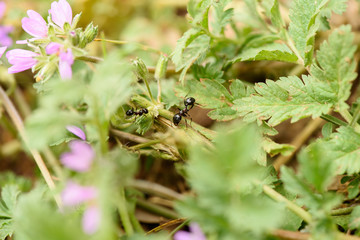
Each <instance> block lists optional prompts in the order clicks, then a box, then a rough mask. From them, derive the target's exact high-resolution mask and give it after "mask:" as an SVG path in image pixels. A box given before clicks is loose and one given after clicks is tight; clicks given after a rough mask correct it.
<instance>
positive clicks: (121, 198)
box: [118, 187, 134, 236]
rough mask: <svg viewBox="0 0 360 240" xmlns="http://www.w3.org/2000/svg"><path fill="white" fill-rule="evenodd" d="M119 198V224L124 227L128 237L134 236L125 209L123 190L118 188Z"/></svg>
mask: <svg viewBox="0 0 360 240" xmlns="http://www.w3.org/2000/svg"><path fill="white" fill-rule="evenodd" d="M119 192H120V196H119V203H118V211H119V214H120V218H121V222H122V224H123V226H124V230H125V232H126V234H127V235H128V236H131V235H133V234H134V229H133V226H132V225H131V220H130V217H129V213H128V210H127V207H126V198H125V190H124V188H123V187H121V188H120V191H119Z"/></svg>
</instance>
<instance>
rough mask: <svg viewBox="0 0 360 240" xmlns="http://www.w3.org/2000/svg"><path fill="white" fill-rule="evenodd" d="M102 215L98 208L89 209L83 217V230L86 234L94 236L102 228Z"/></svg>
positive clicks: (91, 207)
mask: <svg viewBox="0 0 360 240" xmlns="http://www.w3.org/2000/svg"><path fill="white" fill-rule="evenodd" d="M100 220H101V213H100V209H99V208H98V207H97V206H90V207H88V208H87V209H86V210H85V212H84V215H83V217H82V228H83V231H84V232H85V233H86V234H89V235H91V234H94V233H95V232H96V231H97V230H98V229H99V226H100Z"/></svg>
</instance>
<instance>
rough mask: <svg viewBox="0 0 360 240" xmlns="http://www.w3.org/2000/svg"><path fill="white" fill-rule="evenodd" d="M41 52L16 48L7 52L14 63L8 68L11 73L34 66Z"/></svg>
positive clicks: (10, 61)
mask: <svg viewBox="0 0 360 240" xmlns="http://www.w3.org/2000/svg"><path fill="white" fill-rule="evenodd" d="M37 56H39V54H37V53H34V52H32V51H28V50H23V49H14V50H10V51H8V52H7V53H6V58H7V59H8V61H9V63H10V64H12V65H13V66H11V67H10V68H9V69H8V72H9V73H18V72H22V71H25V70H27V69H30V68H32V67H33V66H34V65H35V64H36V63H37V62H38V60H37V59H36V57H37Z"/></svg>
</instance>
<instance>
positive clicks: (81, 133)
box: [66, 125, 86, 141]
mask: <svg viewBox="0 0 360 240" xmlns="http://www.w3.org/2000/svg"><path fill="white" fill-rule="evenodd" d="M66 129H67V130H68V131H69V132H71V133H72V134H74V135H76V136H78V137H79V138H80V139H82V140H84V141H85V140H86V135H85V133H84V131H83V130H82V129H81V128H79V127H77V126H73V125H71V126H67V127H66Z"/></svg>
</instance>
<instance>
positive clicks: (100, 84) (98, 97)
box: [88, 52, 134, 120]
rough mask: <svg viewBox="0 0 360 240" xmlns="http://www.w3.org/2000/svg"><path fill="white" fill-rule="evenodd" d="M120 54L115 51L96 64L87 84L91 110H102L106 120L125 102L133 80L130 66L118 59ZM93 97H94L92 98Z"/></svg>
mask: <svg viewBox="0 0 360 240" xmlns="http://www.w3.org/2000/svg"><path fill="white" fill-rule="evenodd" d="M121 58H122V56H121V55H120V54H119V53H118V52H115V53H113V54H110V55H108V56H107V57H106V59H105V60H104V61H103V62H102V63H101V64H99V65H98V66H97V68H96V72H95V74H94V76H93V78H92V80H91V83H90V85H89V96H88V103H89V105H91V106H90V107H91V108H92V110H93V111H96V110H99V109H100V111H102V112H103V113H104V115H105V117H106V119H107V120H109V119H110V117H111V115H112V114H114V113H115V112H116V110H117V109H118V108H119V107H120V106H121V105H122V104H124V103H125V101H126V100H127V99H128V98H129V96H130V94H131V92H132V91H131V90H132V88H131V85H130V84H131V83H132V82H133V80H134V77H133V74H132V69H133V68H132V66H131V65H130V64H129V63H128V62H126V61H124V60H120V59H121ZM94 97H95V99H94Z"/></svg>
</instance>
